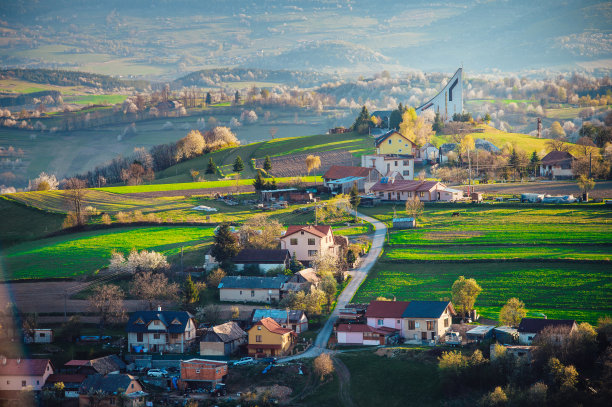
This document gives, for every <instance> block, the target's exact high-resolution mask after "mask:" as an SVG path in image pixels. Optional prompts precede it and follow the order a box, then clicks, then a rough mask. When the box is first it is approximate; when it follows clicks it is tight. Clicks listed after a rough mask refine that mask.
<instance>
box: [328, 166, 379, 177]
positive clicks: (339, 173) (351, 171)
mask: <svg viewBox="0 0 612 407" xmlns="http://www.w3.org/2000/svg"><path fill="white" fill-rule="evenodd" d="M372 170H374V168H366V167H348V166H344V165H332V166H331V167H330V168H329V170H327V172H326V173H325V174H323V178H324V179H341V178H347V177H367V176H368V175H369V174H370V172H371V171H372Z"/></svg>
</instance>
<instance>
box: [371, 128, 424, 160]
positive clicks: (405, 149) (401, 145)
mask: <svg viewBox="0 0 612 407" xmlns="http://www.w3.org/2000/svg"><path fill="white" fill-rule="evenodd" d="M374 145H375V147H376V154H408V155H412V156H414V157H416V156H417V155H418V154H419V149H418V147H417V145H416V144H415V143H414V142H413V141H412V140H410V139H409V138H407V137H405V136H403V135H402V134H400V133H399V132H397V131H395V130H391V131H389V132H387V133H385V134H383V135H382V136H380V137H378V138H376V139H375V140H374Z"/></svg>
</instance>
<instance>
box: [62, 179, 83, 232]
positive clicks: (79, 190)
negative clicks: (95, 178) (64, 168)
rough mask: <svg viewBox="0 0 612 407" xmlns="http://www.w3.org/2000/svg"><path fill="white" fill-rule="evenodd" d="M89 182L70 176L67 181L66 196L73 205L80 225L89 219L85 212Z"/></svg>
mask: <svg viewBox="0 0 612 407" xmlns="http://www.w3.org/2000/svg"><path fill="white" fill-rule="evenodd" d="M86 187H87V184H86V183H85V181H83V180H82V179H79V178H70V179H69V180H68V181H66V185H65V188H66V192H65V194H64V195H65V197H66V199H67V200H68V202H69V203H70V205H71V206H72V209H73V210H74V214H75V216H76V222H77V225H78V226H81V225H84V224H85V222H86V221H87V219H86V218H85V215H84V214H83V210H82V208H83V200H84V199H85V195H86V194H87V189H86Z"/></svg>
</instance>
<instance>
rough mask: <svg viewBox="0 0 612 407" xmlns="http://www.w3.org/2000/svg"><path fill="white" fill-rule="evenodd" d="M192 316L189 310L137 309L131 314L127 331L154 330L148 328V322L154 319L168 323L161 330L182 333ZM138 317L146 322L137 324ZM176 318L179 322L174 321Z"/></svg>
mask: <svg viewBox="0 0 612 407" xmlns="http://www.w3.org/2000/svg"><path fill="white" fill-rule="evenodd" d="M190 318H193V315H191V314H190V313H189V312H187V311H137V312H134V313H132V314H131V315H130V319H129V320H128V323H127V327H126V331H127V332H153V331H150V330H149V329H148V326H147V325H148V324H149V323H150V322H151V321H154V320H160V321H161V322H163V323H164V325H166V329H164V328H161V329H160V330H159V331H161V332H166V331H167V332H168V333H173V334H180V333H183V332H185V329H186V328H187V322H188V321H189V319H190ZM138 319H142V321H143V322H144V324H136V323H135V322H136V321H138ZM174 320H176V321H178V322H179V323H178V324H176V323H174V324H173V323H172V322H173V321H174Z"/></svg>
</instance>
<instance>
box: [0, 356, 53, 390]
mask: <svg viewBox="0 0 612 407" xmlns="http://www.w3.org/2000/svg"><path fill="white" fill-rule="evenodd" d="M53 373H55V372H54V368H53V365H52V364H51V361H50V360H49V359H8V358H5V357H4V356H2V357H0V391H2V392H3V393H4V392H7V391H8V392H11V391H20V390H35V391H38V390H41V389H42V388H43V386H44V385H45V383H46V382H47V378H48V377H49V376H50V375H52V374H53Z"/></svg>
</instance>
